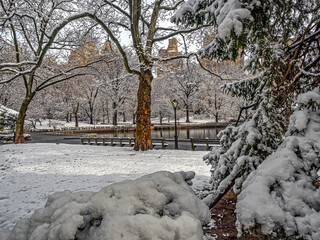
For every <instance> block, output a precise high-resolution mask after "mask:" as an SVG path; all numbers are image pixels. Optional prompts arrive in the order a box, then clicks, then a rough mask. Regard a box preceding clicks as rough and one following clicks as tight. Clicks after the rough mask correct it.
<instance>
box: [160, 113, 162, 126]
mask: <svg viewBox="0 0 320 240" xmlns="http://www.w3.org/2000/svg"><path fill="white" fill-rule="evenodd" d="M162 118H163V117H162V114H161V113H160V125H162Z"/></svg>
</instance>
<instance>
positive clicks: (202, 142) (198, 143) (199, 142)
mask: <svg viewBox="0 0 320 240" xmlns="http://www.w3.org/2000/svg"><path fill="white" fill-rule="evenodd" d="M190 143H191V149H192V151H194V150H195V148H196V147H206V150H207V151H210V149H211V148H212V147H215V146H219V145H220V140H219V139H209V138H206V139H193V138H190Z"/></svg>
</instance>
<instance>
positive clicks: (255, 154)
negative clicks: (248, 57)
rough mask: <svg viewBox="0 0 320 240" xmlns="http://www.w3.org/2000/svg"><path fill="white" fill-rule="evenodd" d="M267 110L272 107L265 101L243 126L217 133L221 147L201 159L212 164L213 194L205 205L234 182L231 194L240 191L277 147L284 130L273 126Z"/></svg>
mask: <svg viewBox="0 0 320 240" xmlns="http://www.w3.org/2000/svg"><path fill="white" fill-rule="evenodd" d="M270 107H272V104H268V102H267V101H263V102H261V103H260V105H259V107H258V108H257V110H256V111H254V112H253V114H252V116H251V117H250V118H249V119H248V120H247V121H245V122H244V123H243V124H241V125H240V126H238V127H234V126H228V127H227V128H226V129H225V130H223V131H222V132H220V133H219V135H218V136H219V137H220V138H221V139H220V142H221V145H222V147H221V148H219V149H215V150H213V151H212V152H210V153H208V154H207V155H205V156H204V160H205V161H206V162H207V163H208V164H211V165H212V175H211V179H210V181H211V182H212V194H211V195H209V196H208V197H207V200H206V202H207V203H210V201H212V200H214V199H215V197H216V196H218V195H219V194H221V193H223V192H224V190H225V189H226V188H227V187H228V186H229V185H230V184H231V183H232V182H233V181H234V180H235V179H236V181H235V185H234V191H235V192H239V191H240V190H241V186H242V183H243V181H244V180H245V179H246V178H247V176H248V175H249V174H250V173H251V171H253V170H255V169H256V168H257V167H258V166H259V164H260V163H261V162H262V161H263V160H264V159H265V158H266V157H267V156H268V155H270V154H271V153H272V151H273V150H274V149H275V148H276V147H277V144H278V143H279V141H280V140H281V132H282V131H283V130H282V128H281V126H279V125H278V124H275V121H274V119H273V118H274V117H275V116H274V114H273V113H272V112H271V111H269V108H270Z"/></svg>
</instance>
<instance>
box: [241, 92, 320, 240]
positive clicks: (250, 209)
mask: <svg viewBox="0 0 320 240" xmlns="http://www.w3.org/2000/svg"><path fill="white" fill-rule="evenodd" d="M310 101H311V102H314V103H316V104H317V105H318V109H319V106H320V94H319V88H316V89H315V90H313V91H311V92H307V93H305V94H302V95H300V96H299V97H298V101H297V102H296V104H297V105H298V106H299V107H298V108H297V110H296V111H295V112H294V113H293V114H292V116H291V118H290V125H289V129H288V131H287V133H286V135H287V138H286V139H285V140H284V142H283V143H282V144H281V145H280V146H279V148H278V149H277V151H276V152H275V153H273V154H272V155H270V156H269V157H268V158H267V159H266V160H265V161H264V162H263V163H262V164H261V165H260V166H259V167H258V168H257V170H256V171H254V172H252V173H251V174H250V175H249V177H248V178H247V180H246V181H245V182H244V183H243V190H242V192H241V193H240V195H239V196H238V203H237V210H236V212H237V219H238V223H237V225H238V231H239V232H240V233H243V230H246V229H250V228H252V227H253V226H255V225H256V224H259V225H260V226H261V229H262V232H263V233H264V234H272V233H273V234H274V233H277V232H281V230H283V231H284V233H285V234H286V235H287V236H293V237H298V238H303V239H320V208H319V206H320V189H319V187H316V186H315V185H314V182H315V181H316V180H317V179H318V177H319V176H318V174H317V171H318V169H319V168H320V155H319V152H320V111H319V110H318V111H312V110H310V109H308V108H307V106H306V104H308V103H309V102H310ZM280 237H281V236H280Z"/></svg>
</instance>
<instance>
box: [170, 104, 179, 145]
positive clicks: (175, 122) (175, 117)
mask: <svg viewBox="0 0 320 240" xmlns="http://www.w3.org/2000/svg"><path fill="white" fill-rule="evenodd" d="M171 103H172V106H173V110H174V148H175V149H178V132H177V106H178V101H177V100H175V99H173V100H172V101H171Z"/></svg>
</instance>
